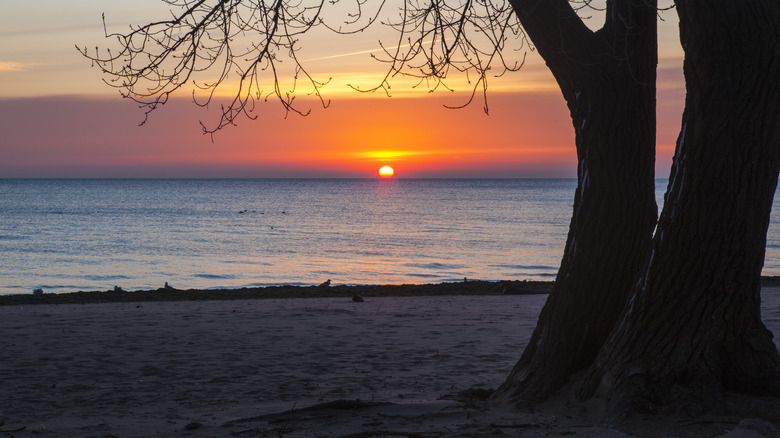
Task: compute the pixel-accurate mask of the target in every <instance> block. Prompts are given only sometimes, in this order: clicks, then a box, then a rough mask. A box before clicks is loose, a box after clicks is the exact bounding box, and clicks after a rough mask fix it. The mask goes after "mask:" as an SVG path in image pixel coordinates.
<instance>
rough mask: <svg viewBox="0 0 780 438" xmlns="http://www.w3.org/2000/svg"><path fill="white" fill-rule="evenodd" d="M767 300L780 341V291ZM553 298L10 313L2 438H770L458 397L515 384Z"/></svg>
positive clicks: (726, 427) (749, 427)
mask: <svg viewBox="0 0 780 438" xmlns="http://www.w3.org/2000/svg"><path fill="white" fill-rule="evenodd" d="M762 296H763V308H762V315H763V318H764V321H765V323H766V324H767V326H768V327H769V329H770V330H772V331H773V332H774V333H775V336H776V338H775V342H776V343H777V342H778V340H777V339H778V338H777V337H778V336H780V288H777V287H770V288H765V289H764V291H763V293H762ZM545 299H546V295H543V294H541V295H491V296H409V297H369V298H366V299H365V301H364V302H353V301H352V300H351V299H349V298H345V297H337V298H291V299H252V300H229V301H225V300H222V301H172V302H122V303H100V304H97V303H90V304H59V305H54V304H45V305H12V306H2V307H0V332H1V333H3V336H2V338H0V380H1V381H2V382H3V385H2V394H3V395H2V399H1V400H0V433H2V435H0V436H14V437H26V436H35V437H154V436H159V437H165V436H188V437H222V436H224V437H229V436H241V437H245V436H249V437H255V436H274V437H277V436H283V437H297V436H426V437H427V436H482V435H493V434H498V433H503V434H505V435H508V436H572V435H574V436H603V437H608V436H633V435H635V436H723V435H727V434H730V435H728V436H772V435H767V434H769V433H770V432H767V431H768V430H769V429H767V428H768V427H771V426H769V425H768V424H767V423H765V422H760V421H757V420H756V421H754V422H753V423H751V421H752V420H747V421H742V420H743V419H742V418H720V419H709V420H706V419H705V420H701V421H693V422H692V421H689V419H687V420H686V419H669V420H668V421H666V422H664V423H663V424H661V425H659V424H655V423H654V425H653V426H652V428H650V429H647V431H646V433H645V431H643V430H641V428H637V426H634V428H633V429H631V430H628V431H627V430H626V429H625V428H624V429H622V430H621V429H618V428H615V427H614V426H611V425H604V424H600V423H598V422H595V421H589V420H588V419H587V418H585V417H577V416H569V417H570V418H566V416H560V417H556V416H555V415H551V414H550V411H549V410H544V409H539V410H538V411H534V412H525V413H510V412H498V411H491V412H485V411H482V410H480V409H477V408H474V407H470V406H469V404H468V403H464V402H463V399H462V397H461V398H460V399H457V397H455V395H456V394H459V393H463V391H467V390H472V393H474V394H477V395H478V394H480V390H482V389H488V390H489V389H494V388H495V387H497V386H498V385H499V384H500V383H501V382H502V381H503V379H504V378H505V377H506V375H507V373H508V372H509V370H510V369H511V367H512V366H513V365H514V363H515V361H516V360H517V359H518V358H519V355H520V353H521V351H522V349H523V347H524V346H525V343H526V342H527V341H528V339H529V338H530V335H531V331H532V330H533V327H534V325H535V323H536V318H537V316H538V313H539V311H540V309H541V307H542V305H543V304H544V301H545ZM357 400H359V401H357ZM312 406H315V408H313V409H307V408H308V407H312ZM285 411H288V412H287V413H284V412H285ZM289 411H292V412H289ZM778 411H779V412H780V408H778ZM778 417H780V413H779V414H778ZM740 421H742V422H741V423H740ZM775 421H776V420H775ZM635 424H636V423H635ZM775 424H777V423H775ZM648 427H650V426H648ZM762 428H764V429H762ZM760 430H763V432H759V431H760ZM753 433H756V434H758V435H755V434H753ZM762 433H763V435H762ZM772 433H777V431H775V432H772ZM751 434H753V435H751ZM775 436H776V435H775Z"/></svg>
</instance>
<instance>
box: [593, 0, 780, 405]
mask: <svg viewBox="0 0 780 438" xmlns="http://www.w3.org/2000/svg"><path fill="white" fill-rule="evenodd" d="M676 3H677V10H678V13H679V16H680V34H681V35H680V37H681V42H682V45H683V48H684V49H685V65H684V70H685V80H686V88H687V95H686V101H685V111H684V114H683V119H682V130H681V132H680V136H679V138H678V141H677V149H676V153H675V158H674V164H673V167H672V172H671V178H670V184H669V188H668V192H667V194H666V201H665V204H664V209H663V212H662V214H661V217H660V220H659V223H658V231H657V232H656V234H655V238H654V241H653V249H652V256H651V259H650V261H649V263H648V265H647V269H646V271H645V273H644V275H643V276H642V277H641V282H640V283H639V284H638V286H637V290H636V291H635V295H634V297H633V299H632V300H631V303H630V306H628V307H627V309H626V311H625V313H624V315H623V316H622V319H621V322H620V324H619V325H618V326H617V328H616V330H615V331H614V332H613V333H612V335H611V337H610V338H609V341H608V342H607V343H606V345H605V347H604V349H603V350H602V351H601V353H600V354H599V357H598V359H597V360H596V361H595V364H594V366H593V369H592V370H591V372H590V374H589V375H588V376H587V378H585V379H584V381H585V383H584V384H583V385H582V386H581V387H580V389H579V390H580V391H581V394H580V396H584V397H589V396H592V395H593V394H599V395H601V396H603V397H607V398H609V399H610V401H611V404H612V405H613V407H615V408H616V409H635V410H636V409H638V410H645V411H646V410H650V409H654V408H655V407H656V406H658V405H664V404H674V405H680V404H683V405H684V404H686V403H688V404H690V402H692V401H694V402H695V403H697V404H706V403H708V402H709V403H710V404H711V403H712V402H714V401H717V400H721V399H722V398H723V397H724V393H725V392H726V391H733V392H741V393H748V394H760V395H773V396H780V356H779V355H778V352H777V349H776V348H775V345H774V344H773V342H772V333H771V332H770V331H768V330H767V329H766V327H765V326H764V324H763V322H762V321H761V314H760V308H759V304H760V295H759V293H760V279H761V268H762V266H763V262H764V252H765V245H766V232H767V228H768V226H769V214H770V210H771V206H772V198H773V196H774V193H775V189H776V186H777V179H778V172H779V171H780V85H779V84H778V83H777V78H778V77H780V34H778V32H777V29H780V4H778V3H777V2H764V1H736V0H734V1H726V2H721V3H719V4H718V6H717V8H713V7H712V5H711V4H710V3H708V2H706V1H702V0H678V1H677V2H676ZM724 29H733V30H734V31H733V32H732V31H724Z"/></svg>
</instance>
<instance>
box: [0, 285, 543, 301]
mask: <svg viewBox="0 0 780 438" xmlns="http://www.w3.org/2000/svg"><path fill="white" fill-rule="evenodd" d="M552 285H553V282H552V281H520V280H513V281H481V280H469V281H463V282H453V283H426V284H399V285H391V284H388V285H349V286H347V285H332V286H265V287H251V288H249V287H246V288H238V289H165V288H160V289H155V290H137V291H123V290H121V289H119V290H108V291H89V292H84V291H80V292H66V293H39V294H14V295H0V306H13V305H30V304H87V303H113V302H116V303H119V302H150V301H206V300H251V299H279V298H351V299H355V300H358V301H359V299H360V298H372V297H409V296H446V295H525V294H546V293H549V292H550V289H551V288H552Z"/></svg>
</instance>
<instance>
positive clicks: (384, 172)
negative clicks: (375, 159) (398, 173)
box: [379, 166, 395, 178]
mask: <svg viewBox="0 0 780 438" xmlns="http://www.w3.org/2000/svg"><path fill="white" fill-rule="evenodd" d="M394 173H395V171H394V170H393V168H392V167H390V166H384V167H382V168H381V169H379V176H381V177H382V178H390V177H392V176H393V174H394Z"/></svg>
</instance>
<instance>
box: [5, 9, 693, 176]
mask: <svg viewBox="0 0 780 438" xmlns="http://www.w3.org/2000/svg"><path fill="white" fill-rule="evenodd" d="M42 2H43V3H47V4H48V3H51V4H50V6H51V8H50V9H51V11H50V12H51V14H52V16H51V17H49V18H47V16H46V14H48V13H49V12H40V11H49V9H47V8H43V9H41V8H37V7H36V8H33V6H32V3H30V4H28V3H14V4H13V5H12V6H10V9H8V10H7V11H5V12H4V15H5V16H4V17H0V84H5V85H0V133H1V134H0V177H49V176H51V177H372V176H375V175H376V172H377V170H378V169H379V167H381V166H383V165H390V166H392V167H393V168H394V169H395V171H396V177H574V176H576V155H575V151H574V136H573V129H572V126H571V121H570V118H569V115H568V111H567V109H566V106H565V104H564V101H563V98H562V97H561V95H560V92H559V91H558V90H557V87H556V86H555V83H554V81H553V80H552V78H551V75H550V74H549V72H548V71H547V70H546V68H545V67H544V64H543V62H542V61H541V60H540V59H538V56H537V55H536V54H535V53H531V54H530V57H529V61H528V64H527V65H526V66H524V67H523V69H521V70H520V71H519V72H516V73H511V74H508V75H505V76H504V77H502V78H500V79H495V78H491V82H490V89H489V94H488V103H489V106H490V115H489V116H487V115H485V114H484V112H483V110H482V101H481V100H480V99H477V100H475V102H474V103H472V104H471V106H469V107H467V108H465V109H459V110H450V109H446V108H444V105H445V104H449V105H459V104H462V103H463V102H465V100H466V95H467V93H468V90H467V89H466V90H464V89H463V87H461V88H459V90H461V91H462V94H455V95H452V94H449V93H446V92H445V93H435V94H432V95H431V94H428V93H425V92H411V90H410V89H408V88H406V89H405V88H404V87H403V86H395V84H394V93H393V94H394V97H391V98H388V97H385V96H383V95H381V94H380V93H377V94H376V95H372V96H364V95H361V94H359V93H356V92H354V91H350V92H345V91H344V89H345V88H346V87H345V84H346V83H352V84H358V85H360V84H375V81H376V77H378V76H377V75H378V74H380V73H381V72H378V71H377V68H376V67H377V64H376V63H374V62H372V61H371V59H370V57H369V56H368V55H367V54H366V53H361V52H365V50H366V48H375V47H376V42H375V41H376V40H366V39H355V38H352V39H350V40H348V41H350V45H349V46H340V45H338V46H336V47H337V48H338V52H336V53H335V54H333V53H331V54H330V55H328V56H322V57H320V58H321V59H320V58H312V61H311V62H312V63H313V68H315V69H317V71H318V72H319V73H320V76H322V75H327V76H326V77H333V78H334V80H333V81H332V82H331V84H330V85H329V86H328V87H326V88H325V89H324V93H325V97H326V98H327V99H331V105H330V107H329V108H328V109H322V108H321V107H318V106H317V104H316V103H315V104H312V108H313V111H312V113H311V114H310V115H309V116H308V117H300V116H298V115H295V114H290V115H289V116H288V117H286V118H285V117H284V112H283V111H282V109H281V108H280V105H279V104H278V103H276V102H269V103H266V104H262V105H260V107H259V109H260V114H259V115H260V118H259V119H258V120H256V121H250V120H246V119H242V120H240V121H239V126H238V127H228V128H226V129H225V130H223V131H221V132H219V133H217V134H216V136H215V137H214V142H213V143H212V141H211V139H210V138H209V137H207V136H203V135H202V134H201V131H200V126H199V125H198V120H199V119H203V120H204V121H205V122H206V123H210V122H212V121H213V120H214V118H215V117H217V116H218V114H217V113H215V111H216V110H211V111H205V112H204V111H203V110H201V109H199V108H196V107H194V106H193V105H192V104H191V102H190V101H189V98H181V99H173V101H172V102H170V103H169V104H168V105H166V106H165V107H163V108H162V109H160V110H158V111H157V112H155V113H154V114H152V116H151V119H150V121H149V123H148V124H147V125H146V126H143V127H138V126H137V125H138V122H140V121H141V120H142V119H143V113H142V111H141V110H139V109H138V108H136V106H135V104H133V103H132V102H128V101H123V100H121V99H120V98H119V97H118V96H117V94H116V92H115V91H114V90H112V89H111V88H109V87H107V86H105V85H104V84H102V83H101V81H100V74H99V72H97V71H96V70H95V69H90V68H89V62H88V61H86V60H84V59H83V58H82V57H80V56H79V55H78V53H77V52H76V51H75V49H73V44H74V43H77V42H81V41H83V39H85V38H87V39H89V38H93V39H94V38H95V37H99V36H101V35H102V24H101V23H100V19H99V17H100V13H101V9H105V8H108V9H109V10H111V9H112V8H113V9H116V11H113V12H114V13H113V14H111V13H110V12H111V11H108V12H107V16H108V17H109V20H111V19H113V20H114V22H112V23H115V22H117V21H116V20H117V17H119V18H120V19H121V18H123V17H125V16H127V15H128V14H131V15H132V19H133V21H134V22H137V21H139V20H143V18H139V17H145V16H146V15H144V13H143V12H144V10H143V7H149V8H150V9H149V11H152V10H153V9H152V7H156V8H158V9H159V5H158V3H160V2H159V1H157V0H139V2H140V3H134V4H133V5H134V8H131V10H129V11H119V10H118V8H121V7H125V6H126V5H127V4H126V3H120V2H117V3H116V4H114V3H100V2H95V1H88V0H74V3H72V4H71V3H69V7H68V8H64V9H63V8H62V7H61V5H60V4H59V3H57V2H54V1H53V0H42ZM135 5H139V6H137V7H135ZM140 5H145V6H143V7H142V6H140ZM152 5H154V6H152ZM158 12H159V11H158ZM41 14H43V15H41ZM149 14H151V12H150V13H149ZM85 15H86V18H85ZM673 15H674V12H673V11H672V12H666V13H665V17H666V18H667V19H668V18H670V17H673ZM151 16H156V15H154V14H151ZM25 17H26V18H25ZM33 19H34V20H35V21H34V23H35V25H32V24H31V23H33V21H32V20H33ZM48 19H51V20H58V21H56V23H57V24H56V25H55V24H53V23H55V21H52V22H51V23H48V24H47V20H48ZM25 20H28V21H30V22H29V23H27V24H25ZM667 21H668V20H667ZM119 22H121V20H119ZM673 24H674V23H668V22H662V23H661V26H662V32H661V34H662V38H661V62H660V64H659V111H658V115H659V129H658V154H657V155H658V165H657V170H658V174H659V176H665V175H667V174H668V172H669V164H670V162H671V154H672V149H673V144H674V141H675V138H676V135H677V131H678V130H679V123H680V118H681V111H682V103H683V89H684V88H683V84H682V78H681V68H680V66H681V60H680V53H679V47H677V48H675V47H674V44H675V40H676V35H675V36H674V37H670V36H669V35H668V34H669V33H670V32H671V31H672V30H673ZM36 25H37V26H45V28H46V31H44V30H42V29H38V30H36V28H35V26H36ZM663 29H667V30H666V31H664V30H663ZM670 29H671V30H670ZM36 32H39V33H43V34H44V36H45V38H43V37H40V38H39V36H40V35H38V33H36ZM25 35H27V36H29V38H27V37H25V38H23V39H22V40H24V41H28V42H29V44H28V45H27V46H24V45H22V46H20V45H19V43H18V41H20V38H19V37H20V36H25ZM96 41H97V42H98V43H99V42H100V39H99V38H98V39H97V40H96ZM676 44H677V45H679V43H676ZM327 46H330V47H331V48H332V47H333V46H334V45H333V44H330V45H328V44H321V45H319V46H318V45H317V44H314V45H313V46H312V47H313V49H311V50H310V53H321V52H322V53H323V54H327V53H325V52H324V50H325V47H327ZM361 66H365V69H364V70H360V68H361ZM372 69H373V70H372ZM399 85H402V84H399ZM304 106H305V105H304Z"/></svg>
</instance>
